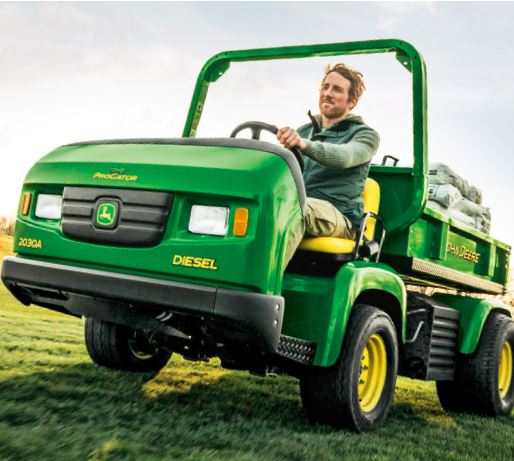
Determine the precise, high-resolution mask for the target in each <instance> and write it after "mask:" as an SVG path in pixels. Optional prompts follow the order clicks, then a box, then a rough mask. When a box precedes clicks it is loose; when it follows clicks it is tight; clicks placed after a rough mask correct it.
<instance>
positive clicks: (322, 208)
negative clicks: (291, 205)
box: [305, 197, 355, 238]
mask: <svg viewBox="0 0 514 461" xmlns="http://www.w3.org/2000/svg"><path fill="white" fill-rule="evenodd" d="M305 233H306V234H307V235H311V236H315V237H321V236H325V237H339V238H353V236H354V235H355V231H354V230H353V226H352V224H351V222H350V220H349V219H348V218H347V217H346V216H344V215H343V214H341V212H340V211H339V210H338V209H337V208H336V207H335V206H334V205H332V204H331V203H330V202H327V201H326V200H320V199H315V198H310V197H308V198H307V206H306V211H305Z"/></svg>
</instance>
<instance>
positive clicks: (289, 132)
mask: <svg viewBox="0 0 514 461" xmlns="http://www.w3.org/2000/svg"><path fill="white" fill-rule="evenodd" d="M277 140H278V142H279V143H280V144H282V145H283V146H284V147H285V148H286V149H292V148H293V147H297V148H299V149H300V150H303V149H305V147H306V146H305V142H304V141H303V139H302V138H300V135H299V134H298V133H297V132H296V130H295V129H294V128H291V127H288V126H285V127H283V128H280V129H279V130H278V131H277Z"/></svg>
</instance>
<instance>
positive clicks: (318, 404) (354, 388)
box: [300, 305, 398, 432]
mask: <svg viewBox="0 0 514 461" xmlns="http://www.w3.org/2000/svg"><path fill="white" fill-rule="evenodd" d="M346 332H347V333H346V335H345V339H344V341H343V346H342V351H341V354H340V356H339V359H338V360H337V362H336V364H335V365H334V366H332V367H330V368H327V369H321V368H317V369H316V370H313V371H312V372H310V373H309V374H307V375H306V376H304V377H302V378H301V379H300V392H301V397H302V402H303V406H304V409H305V411H306V413H307V416H308V418H309V419H310V420H311V421H312V422H314V423H319V424H329V425H331V426H334V427H337V428H347V429H351V430H354V431H356V432H362V431H369V430H373V429H376V428H377V427H379V426H380V425H382V423H383V422H384V420H385V418H386V416H387V413H388V411H389V408H390V406H391V402H392V400H393V394H394V389H395V385H396V375H397V371H398V340H397V337H396V330H395V328H394V325H393V322H392V321H391V318H390V317H389V316H388V315H387V314H386V313H385V312H383V311H381V310H379V309H377V308H375V307H372V306H368V305H358V306H356V307H355V309H354V311H353V313H352V314H351V316H350V320H349V321H348V326H347V328H346Z"/></svg>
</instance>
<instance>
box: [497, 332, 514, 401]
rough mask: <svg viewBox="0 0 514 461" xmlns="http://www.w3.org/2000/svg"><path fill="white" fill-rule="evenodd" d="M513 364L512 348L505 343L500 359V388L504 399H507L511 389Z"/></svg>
mask: <svg viewBox="0 0 514 461" xmlns="http://www.w3.org/2000/svg"><path fill="white" fill-rule="evenodd" d="M512 362H513V358H512V347H511V345H510V343H509V342H508V341H505V344H504V345H503V349H502V355H501V359H500V367H499V369H498V387H499V389H500V397H501V398H502V399H503V398H505V396H506V395H507V392H509V389H510V383H511V381H512V368H513V365H512Z"/></svg>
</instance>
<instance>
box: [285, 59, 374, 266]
mask: <svg viewBox="0 0 514 461" xmlns="http://www.w3.org/2000/svg"><path fill="white" fill-rule="evenodd" d="M364 90H365V86H364V82H363V80H362V74H361V73H360V72H358V71H356V70H354V69H352V68H350V67H348V66H346V65H345V64H335V65H334V66H327V67H325V69H324V77H323V80H322V82H321V88H320V93H319V111H320V114H319V115H312V114H311V113H310V111H309V118H310V119H311V122H310V123H308V124H306V125H303V126H301V127H300V128H298V130H295V129H293V128H290V127H287V126H286V127H283V128H280V129H279V130H278V132H277V139H278V141H279V142H280V144H282V145H283V146H284V147H285V148H287V149H291V148H293V147H298V148H299V149H300V150H301V152H302V154H303V155H304V160H305V169H304V172H303V179H304V181H305V189H306V192H307V203H306V208H305V214H304V219H303V221H302V222H301V223H300V225H299V226H298V227H297V228H296V229H295V230H294V231H293V235H292V237H291V238H290V240H289V242H288V248H287V254H286V262H289V261H290V259H291V258H292V257H293V254H294V252H295V250H296V248H297V246H298V245H299V244H300V242H301V241H302V238H303V236H304V234H305V235H309V236H316V237H319V236H326V237H339V238H345V239H354V238H355V235H356V230H357V228H358V226H359V223H360V220H361V218H362V214H363V211H362V208H363V199H362V191H363V189H364V183H365V181H366V178H367V177H368V173H369V165H370V162H371V158H372V157H373V156H374V155H375V153H376V152H377V149H378V144H379V141H380V138H379V136H378V133H377V132H376V131H375V130H373V129H372V128H370V127H369V126H367V125H365V124H364V121H363V120H362V118H361V117H359V116H358V115H354V114H352V113H350V111H351V110H352V109H353V108H354V107H355V106H356V105H357V102H358V101H359V99H360V97H361V96H362V94H363V92H364Z"/></svg>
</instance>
